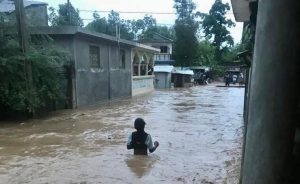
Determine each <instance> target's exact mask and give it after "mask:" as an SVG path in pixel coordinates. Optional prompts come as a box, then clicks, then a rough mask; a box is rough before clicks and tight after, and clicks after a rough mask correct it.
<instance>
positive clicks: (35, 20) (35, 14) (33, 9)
mask: <svg viewBox="0 0 300 184" xmlns="http://www.w3.org/2000/svg"><path fill="white" fill-rule="evenodd" d="M47 5H48V4H47V3H44V2H38V1H27V0H24V8H25V14H26V22H27V24H28V25H29V26H47V25H48V13H47ZM0 13H4V14H6V15H7V19H6V20H4V21H5V22H7V23H9V24H15V22H16V15H15V4H14V1H10V0H3V1H2V2H0Z"/></svg>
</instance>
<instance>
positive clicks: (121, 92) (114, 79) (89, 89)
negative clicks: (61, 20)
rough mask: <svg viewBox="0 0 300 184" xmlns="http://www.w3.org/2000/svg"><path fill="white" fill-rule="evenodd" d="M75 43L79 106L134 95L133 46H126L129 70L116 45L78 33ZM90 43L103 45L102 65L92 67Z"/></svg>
mask: <svg viewBox="0 0 300 184" xmlns="http://www.w3.org/2000/svg"><path fill="white" fill-rule="evenodd" d="M74 46H75V48H74V49H75V61H76V65H75V68H76V86H77V106H78V107H81V106H86V105H92V104H96V103H99V102H103V101H107V100H110V99H114V98H120V97H124V96H130V95H131V72H130V69H131V68H130V66H131V64H130V58H131V56H130V52H131V51H130V48H125V49H124V50H125V55H126V62H125V69H121V68H120V64H119V59H118V55H117V54H118V53H117V52H118V50H119V47H118V45H116V44H115V45H112V43H110V42H107V41H105V40H103V39H100V38H96V39H95V38H83V37H81V36H77V37H76V39H75V43H74ZM90 46H98V47H99V48H100V63H101V64H100V65H101V66H100V68H97V69H95V68H90V57H89V47H90Z"/></svg>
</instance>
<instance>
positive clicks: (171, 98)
mask: <svg viewBox="0 0 300 184" xmlns="http://www.w3.org/2000/svg"><path fill="white" fill-rule="evenodd" d="M243 96H244V89H242V88H217V87H215V85H213V84H212V85H208V86H198V87H193V88H189V89H173V90H170V91H164V90H162V91H155V92H153V93H151V94H149V95H146V96H142V97H137V98H133V99H126V100H122V101H116V102H111V103H110V104H104V105H99V106H97V107H90V108H89V109H81V110H76V111H71V110H67V111H63V112H60V113H59V114H56V115H54V116H51V117H47V118H43V119H38V120H30V121H26V122H18V123H4V122H2V123H0V183H3V184H6V183H32V184H40V183H105V184H110V183H149V184H150V183H172V184H173V183H204V184H224V183H228V184H234V183H238V178H239V165H240V158H241V147H242V134H243V133H242V132H243V121H242V112H243ZM136 117H142V118H144V119H145V121H146V123H147V124H146V128H145V130H146V132H148V133H150V134H151V136H152V139H153V141H155V140H157V141H159V142H160V146H159V147H158V149H157V150H156V151H155V152H154V153H152V154H150V155H149V156H133V155H132V150H127V149H126V141H127V137H128V135H129V134H130V133H131V132H132V131H134V129H133V121H134V119H135V118H136Z"/></svg>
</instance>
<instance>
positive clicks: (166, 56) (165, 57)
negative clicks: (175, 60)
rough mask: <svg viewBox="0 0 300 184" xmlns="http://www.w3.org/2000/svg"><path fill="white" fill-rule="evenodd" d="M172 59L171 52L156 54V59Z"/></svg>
mask: <svg viewBox="0 0 300 184" xmlns="http://www.w3.org/2000/svg"><path fill="white" fill-rule="evenodd" d="M170 59H171V55H170V54H155V55H154V60H155V61H169V60H170Z"/></svg>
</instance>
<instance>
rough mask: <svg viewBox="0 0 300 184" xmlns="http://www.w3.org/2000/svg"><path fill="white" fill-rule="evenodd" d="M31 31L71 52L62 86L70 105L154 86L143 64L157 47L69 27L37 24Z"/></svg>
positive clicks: (131, 93) (82, 103) (101, 100)
mask: <svg viewBox="0 0 300 184" xmlns="http://www.w3.org/2000/svg"><path fill="white" fill-rule="evenodd" d="M31 34H47V35H49V36H50V37H51V38H52V39H53V40H54V43H55V45H57V46H58V47H60V48H61V49H64V50H66V51H68V52H69V53H70V54H71V59H72V68H71V69H70V70H71V71H72V72H71V73H72V76H71V78H70V79H69V80H68V83H69V84H68V85H67V86H71V87H69V88H71V89H67V88H65V90H66V91H65V94H67V95H66V96H67V97H68V99H69V102H68V104H70V105H69V106H70V107H72V108H77V107H83V106H87V105H92V104H97V103H99V102H105V101H108V100H113V99H118V98H122V97H130V96H132V95H136V94H143V93H145V92H150V91H152V90H153V89H154V86H153V78H154V76H153V75H152V74H149V75H148V73H147V68H148V67H147V66H148V65H153V63H151V60H150V59H148V58H153V55H154V53H156V52H159V50H158V49H155V48H152V47H149V46H147V45H142V44H139V43H136V42H132V41H127V40H123V39H117V38H116V37H112V36H108V35H105V34H101V33H96V32H90V31H88V30H85V29H83V28H79V27H72V26H65V27H39V28H35V29H33V30H32V33H31ZM140 56H142V57H140ZM140 58H143V59H140ZM135 63H137V64H138V65H137V74H136V73H134V70H133V68H135ZM144 63H145V64H144Z"/></svg>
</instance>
